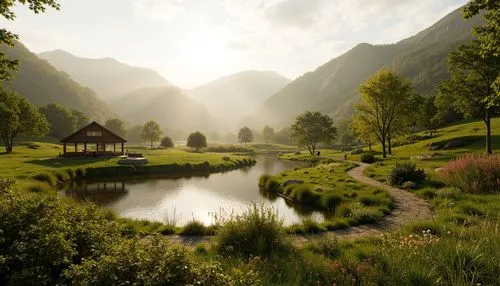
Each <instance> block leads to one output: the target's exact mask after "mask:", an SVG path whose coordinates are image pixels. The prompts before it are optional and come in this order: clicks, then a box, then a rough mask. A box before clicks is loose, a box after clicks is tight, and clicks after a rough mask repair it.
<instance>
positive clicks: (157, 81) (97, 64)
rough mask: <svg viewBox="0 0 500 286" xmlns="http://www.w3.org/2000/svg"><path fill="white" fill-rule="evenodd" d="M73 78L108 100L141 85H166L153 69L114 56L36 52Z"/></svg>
mask: <svg viewBox="0 0 500 286" xmlns="http://www.w3.org/2000/svg"><path fill="white" fill-rule="evenodd" d="M38 56H39V57H40V58H42V59H45V60H47V61H48V62H49V63H50V64H52V65H53V66H54V67H56V68H57V69H58V70H61V71H64V72H66V73H68V74H69V75H70V76H71V77H72V78H73V79H74V80H75V81H77V82H79V83H80V84H82V85H84V86H87V87H89V88H91V89H93V90H95V91H96V92H97V94H98V95H99V96H100V97H101V99H103V100H105V101H108V102H109V101H112V100H114V99H116V98H118V97H120V96H123V95H124V94H126V93H129V92H131V91H133V90H137V89H140V88H144V87H156V86H170V84H169V83H168V81H166V80H165V79H164V78H162V77H161V76H160V75H159V74H158V73H157V72H156V71H153V70H150V69H145V68H138V67H132V66H129V65H126V64H123V63H120V62H118V61H117V60H115V59H111V58H105V59H88V58H80V57H77V56H75V55H72V54H70V53H68V52H65V51H62V50H55V51H51V52H44V53H40V54H38Z"/></svg>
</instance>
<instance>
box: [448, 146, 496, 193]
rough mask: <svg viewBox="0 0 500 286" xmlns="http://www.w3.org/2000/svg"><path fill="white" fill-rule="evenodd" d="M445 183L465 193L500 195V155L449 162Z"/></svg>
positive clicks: (466, 157) (462, 158) (465, 158)
mask: <svg viewBox="0 0 500 286" xmlns="http://www.w3.org/2000/svg"><path fill="white" fill-rule="evenodd" d="M441 176H442V178H443V181H444V182H445V183H446V184H447V185H448V186H450V187H455V188H457V189H458V190H460V191H462V192H464V193H500V155H493V156H488V155H466V156H462V157H459V158H457V159H456V160H453V161H450V162H448V164H447V165H446V166H445V167H444V168H443V171H442V172H441Z"/></svg>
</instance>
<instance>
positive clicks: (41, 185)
mask: <svg viewBox="0 0 500 286" xmlns="http://www.w3.org/2000/svg"><path fill="white" fill-rule="evenodd" d="M26 190H27V191H28V192H32V193H38V194H49V195H54V194H56V190H55V189H54V188H52V187H51V186H49V185H48V184H47V183H45V182H33V183H30V184H29V185H27V186H26Z"/></svg>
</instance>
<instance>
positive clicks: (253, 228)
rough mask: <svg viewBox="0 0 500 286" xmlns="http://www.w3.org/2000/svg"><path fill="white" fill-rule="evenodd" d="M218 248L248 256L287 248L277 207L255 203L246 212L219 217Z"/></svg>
mask: <svg viewBox="0 0 500 286" xmlns="http://www.w3.org/2000/svg"><path fill="white" fill-rule="evenodd" d="M216 224H217V225H218V228H217V232H216V235H215V242H216V246H215V247H216V250H217V252H219V253H222V254H225V255H235V256H241V257H245V258H248V257H250V256H269V255H271V254H272V253H273V252H275V251H279V250H280V249H283V246H284V245H285V237H284V235H283V234H284V233H283V221H282V220H281V219H279V218H278V215H277V213H276V212H275V211H274V210H273V209H269V208H266V207H264V205H257V204H252V205H251V206H249V208H248V209H247V210H246V211H245V212H244V213H242V214H239V215H231V216H229V217H216Z"/></svg>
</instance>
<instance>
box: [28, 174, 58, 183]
mask: <svg viewBox="0 0 500 286" xmlns="http://www.w3.org/2000/svg"><path fill="white" fill-rule="evenodd" d="M33 179H35V180H36V181H39V182H45V183H47V184H49V185H51V186H55V185H56V182H57V181H56V178H55V177H54V176H53V175H51V174H38V175H35V176H33Z"/></svg>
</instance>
